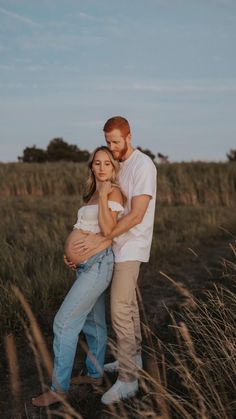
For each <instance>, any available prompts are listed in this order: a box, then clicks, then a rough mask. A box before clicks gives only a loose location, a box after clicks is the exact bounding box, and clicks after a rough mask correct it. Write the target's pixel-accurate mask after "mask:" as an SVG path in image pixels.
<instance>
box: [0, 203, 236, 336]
mask: <svg viewBox="0 0 236 419" xmlns="http://www.w3.org/2000/svg"><path fill="white" fill-rule="evenodd" d="M80 205H81V198H80V197H77V196H62V197H33V196H27V197H4V198H2V200H1V206H0V237H1V242H0V260H1V264H0V289H1V293H0V306H1V327H0V334H1V333H5V332H6V331H7V330H9V331H12V330H14V329H15V328H16V327H18V326H17V325H19V321H18V313H19V310H20V308H19V304H18V303H17V301H16V300H15V297H14V295H13V294H12V292H11V285H12V284H14V285H16V286H18V287H19V288H20V289H21V290H22V292H23V294H24V295H25V297H26V298H27V300H28V301H29V303H30V305H31V306H32V307H34V312H35V314H36V315H37V316H38V320H39V321H41V320H42V321H43V322H47V323H48V324H50V319H51V317H52V315H53V314H54V313H55V311H56V309H57V308H58V306H59V304H60V302H61V301H62V299H63V297H64V295H65V294H66V292H67V290H68V289H69V287H70V286H71V284H72V282H73V281H74V274H73V273H72V272H71V271H70V270H69V269H68V268H67V267H66V266H65V264H64V262H63V244H64V242H65V238H66V236H67V235H68V233H69V232H70V231H71V228H72V226H73V224H74V223H75V221H76V217H77V210H78V207H79V206H80ZM233 218H234V214H233V212H232V210H231V209H230V208H227V207H218V208H205V207H198V208H191V207H168V206H162V207H161V206H159V207H157V209H156V216H155V228H154V235H153V245H152V252H151V261H150V264H149V265H146V266H145V267H144V268H143V269H145V277H151V278H156V276H157V272H158V271H159V270H170V267H171V266H173V265H174V264H175V263H178V264H179V252H181V253H183V249H185V252H187V249H188V247H194V246H195V247H199V246H200V245H201V242H204V243H208V244H209V246H210V245H211V244H212V243H214V241H215V240H217V239H218V238H219V237H221V234H223V233H221V231H220V230H219V229H218V227H219V226H220V225H223V226H227V225H228V224H229V225H230V223H232V222H233ZM176 220H178V221H176ZM229 228H230V227H229ZM167 255H169V256H168V257H167ZM181 257H182V258H183V255H182V256H181ZM152 283H153V285H154V284H155V281H153V280H152ZM148 284H149V283H148ZM143 286H145V281H144V282H143ZM148 286H149V285H148ZM151 289H152V288H151Z"/></svg>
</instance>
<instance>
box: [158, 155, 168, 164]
mask: <svg viewBox="0 0 236 419" xmlns="http://www.w3.org/2000/svg"><path fill="white" fill-rule="evenodd" d="M157 157H158V159H159V162H160V163H162V164H164V163H169V158H168V156H165V155H164V154H161V153H157Z"/></svg>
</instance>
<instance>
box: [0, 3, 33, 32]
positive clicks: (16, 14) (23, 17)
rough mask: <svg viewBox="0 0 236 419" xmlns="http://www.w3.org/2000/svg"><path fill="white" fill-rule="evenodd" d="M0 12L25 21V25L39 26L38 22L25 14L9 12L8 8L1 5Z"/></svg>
mask: <svg viewBox="0 0 236 419" xmlns="http://www.w3.org/2000/svg"><path fill="white" fill-rule="evenodd" d="M0 13H2V14H4V15H5V16H8V17H10V18H12V19H16V20H18V21H20V22H22V23H25V24H26V25H28V26H30V27H34V28H39V27H41V25H40V24H39V23H38V22H35V21H34V20H32V19H30V18H28V17H27V16H23V15H19V14H18V13H13V12H9V10H6V9H4V8H3V7H0Z"/></svg>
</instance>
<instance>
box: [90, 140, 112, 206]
mask: <svg viewBox="0 0 236 419" xmlns="http://www.w3.org/2000/svg"><path fill="white" fill-rule="evenodd" d="M98 151H105V153H106V154H107V155H108V157H109V159H110V161H111V164H112V166H113V170H112V175H111V179H109V180H110V181H111V183H113V184H115V185H117V186H118V184H117V174H118V172H119V168H120V165H119V162H118V160H115V159H114V157H113V155H112V153H111V151H110V150H109V148H108V147H106V146H105V145H102V146H100V147H97V148H96V149H95V150H94V152H93V153H92V154H91V156H90V159H89V161H88V169H89V175H88V179H87V182H86V191H85V194H84V196H83V199H84V202H88V201H89V200H90V198H91V196H92V195H93V194H94V192H95V191H96V179H95V176H94V173H93V171H92V166H93V161H94V158H95V155H96V153H97V152H98Z"/></svg>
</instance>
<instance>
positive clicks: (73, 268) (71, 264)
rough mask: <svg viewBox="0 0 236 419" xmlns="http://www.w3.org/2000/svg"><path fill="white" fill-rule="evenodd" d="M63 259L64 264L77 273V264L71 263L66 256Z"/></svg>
mask: <svg viewBox="0 0 236 419" xmlns="http://www.w3.org/2000/svg"><path fill="white" fill-rule="evenodd" d="M63 259H64V263H65V264H66V265H67V266H68V267H69V268H70V269H72V270H73V271H75V270H76V264H75V263H73V262H70V261H69V260H68V259H67V257H66V255H64V256H63Z"/></svg>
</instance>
